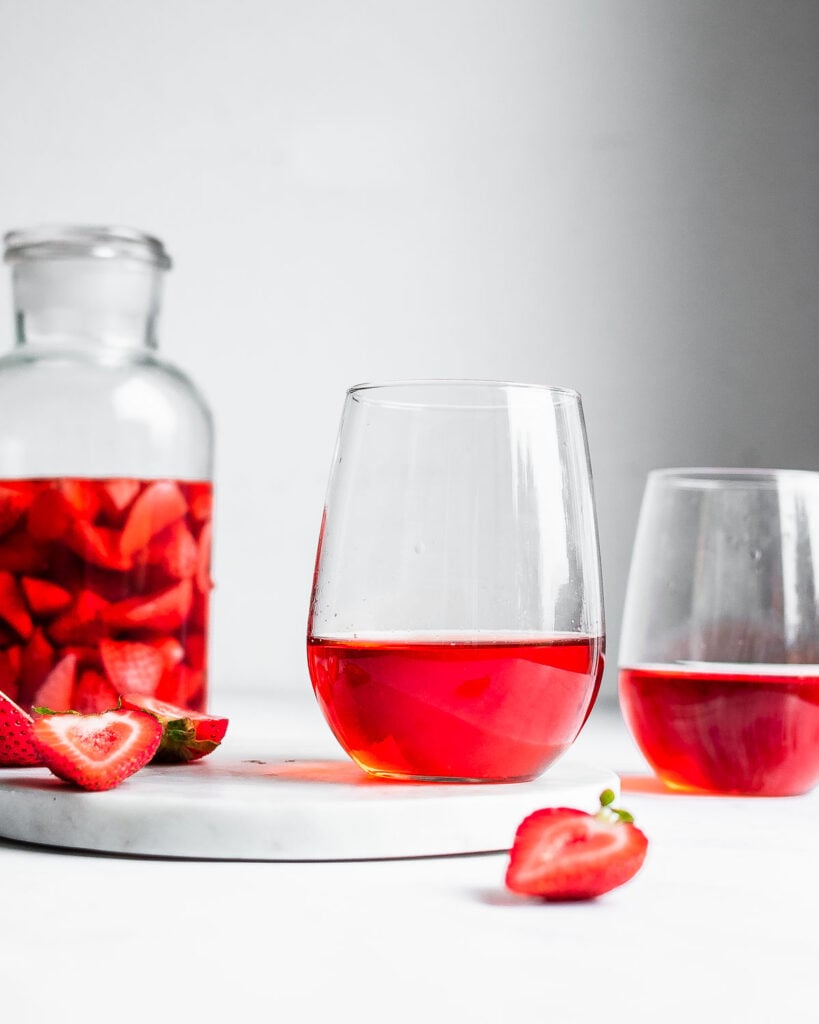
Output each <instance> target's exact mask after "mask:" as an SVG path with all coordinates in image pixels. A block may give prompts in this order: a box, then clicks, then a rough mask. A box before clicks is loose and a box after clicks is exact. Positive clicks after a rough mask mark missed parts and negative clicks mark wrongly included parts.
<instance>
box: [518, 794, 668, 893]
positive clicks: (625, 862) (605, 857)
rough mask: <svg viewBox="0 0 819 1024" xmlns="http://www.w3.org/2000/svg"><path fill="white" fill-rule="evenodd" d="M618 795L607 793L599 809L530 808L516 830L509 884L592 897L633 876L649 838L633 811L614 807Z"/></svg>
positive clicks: (523, 889) (528, 889)
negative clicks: (635, 821)
mask: <svg viewBox="0 0 819 1024" xmlns="http://www.w3.org/2000/svg"><path fill="white" fill-rule="evenodd" d="M613 800H614V793H612V791H611V790H606V791H605V792H604V793H602V794H601V797H600V804H601V809H600V811H599V812H598V813H597V814H596V815H593V814H587V813H586V812H585V811H577V810H573V809H571V808H568V807H549V808H546V809H545V810H542V811H535V812H534V814H530V815H529V817H528V818H526V819H525V820H524V821H523V822H522V824H521V825H520V827H519V828H518V831H517V834H516V836H515V842H514V845H513V847H512V852H511V858H510V861H509V867H508V869H507V872H506V885H507V887H508V888H509V889H511V890H512V891H513V892H519V893H523V894H524V895H527V896H540V897H542V898H543V899H545V900H549V901H565V900H588V899H594V898H595V897H596V896H602V894H603V893H605V892H609V891H610V890H611V889H615V888H617V886H619V885H623V883H624V882H627V881H628V880H629V879H630V878H633V877H634V875H636V874H637V872H638V871H639V870H640V868H641V866H642V864H643V861H644V860H645V856H646V850H647V849H648V840H647V839H646V837H645V835H644V834H643V833H642V832H641V831H640V830H639V829H638V828H636V827H635V825H634V824H633V819H632V817H631V815H630V814H628V812H627V811H619V810H615V809H613V808H610V807H609V805H610V804H611V802H612V801H613Z"/></svg>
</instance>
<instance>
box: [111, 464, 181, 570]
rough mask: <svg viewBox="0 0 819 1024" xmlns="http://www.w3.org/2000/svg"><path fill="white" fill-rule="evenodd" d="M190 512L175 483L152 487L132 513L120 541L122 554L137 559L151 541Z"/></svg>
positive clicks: (136, 502)
mask: <svg viewBox="0 0 819 1024" xmlns="http://www.w3.org/2000/svg"><path fill="white" fill-rule="evenodd" d="M187 511H188V503H187V502H186V501H185V496H184V495H183V494H182V491H181V490H180V489H179V487H178V486H177V485H176V484H175V483H173V481H171V480H156V481H154V483H152V484H149V485H148V486H147V487H146V488H145V490H144V491H143V492H142V494H140V496H139V497H138V498H137V499H136V501H135V502H134V504H133V505H132V506H131V511H130V512H129V513H128V518H127V519H126V521H125V526H124V527H123V530H122V537H121V539H120V550H121V551H122V554H123V555H124V556H125V557H126V558H133V556H134V555H135V554H136V553H137V552H138V551H140V550H142V548H144V547H145V546H146V544H147V543H148V541H149V540H150V539H151V537H153V536H155V535H156V534H157V533H159V532H160V531H161V530H164V529H165V527H166V526H170V525H171V523H175V522H176V521H177V519H181V518H182V517H183V516H184V515H185V513H186V512H187Z"/></svg>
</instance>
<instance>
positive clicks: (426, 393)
mask: <svg viewBox="0 0 819 1024" xmlns="http://www.w3.org/2000/svg"><path fill="white" fill-rule="evenodd" d="M445 389H449V390H451V391H453V392H455V393H457V394H461V395H463V396H464V399H463V400H461V401H441V400H436V399H435V397H434V396H435V394H436V392H438V393H441V392H443V391H444V390H445ZM402 391H404V392H405V393H406V394H405V395H404V399H403V400H400V399H399V398H398V396H399V394H400V392H402ZM481 391H483V392H488V393H490V394H495V395H502V394H506V393H508V392H513V393H516V392H520V393H526V394H541V395H548V396H550V397H551V399H552V401H553V402H554V401H555V400H561V401H572V402H576V403H578V404H579V403H580V393H579V392H578V391H575V390H574V389H573V388H568V387H563V386H562V385H558V384H531V383H525V382H516V381H505V380H481V379H478V378H474V379H472V378H466V377H464V378H461V377H452V378H447V377H431V378H428V379H424V378H412V379H408V380H391V381H368V382H365V383H362V384H355V385H353V387H351V388H348V389H347V398H348V399H350V400H352V401H364V400H366V399H367V398H369V397H370V395H373V398H372V400H373V402H374V403H375V404H378V405H384V406H386V405H394V406H401V407H405V408H413V407H415V408H431V409H435V408H463V409H476V408H495V407H497V408H504V405H503V404H502V403H500V402H498V403H493V404H489V405H487V404H486V403H485V401H484V402H478V401H474V400H473V401H468V400H467V396H468V395H469V394H470V393H471V394H473V395H475V397H477V396H478V394H479V393H480V392H481ZM373 393H377V395H378V397H376V395H375V394H373ZM380 393H384V397H383V398H381V397H380ZM389 396H393V397H389Z"/></svg>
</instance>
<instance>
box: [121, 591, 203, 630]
mask: <svg viewBox="0 0 819 1024" xmlns="http://www.w3.org/2000/svg"><path fill="white" fill-rule="evenodd" d="M192 601H193V586H192V584H191V581H190V580H182V582H181V583H177V584H176V586H173V587H168V588H167V589H166V590H162V591H160V592H159V593H157V594H151V595H148V596H146V597H130V598H127V599H126V600H125V601H118V602H117V603H116V604H112V605H111V606H110V607H108V608H106V609H105V611H104V612H103V620H104V621H105V622H106V623H107V624H108V625H109V626H112V627H113V628H115V629H153V630H159V631H160V632H165V631H170V630H174V629H179V627H180V626H181V625H182V624H183V623H184V621H185V619H186V618H187V617H188V614H189V612H190V610H191V603H192Z"/></svg>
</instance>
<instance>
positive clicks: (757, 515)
mask: <svg viewBox="0 0 819 1024" xmlns="http://www.w3.org/2000/svg"><path fill="white" fill-rule="evenodd" d="M817 568H819V473H808V472H797V471H785V470H737V469H713V470H712V469H686V470H663V471H658V472H654V473H651V474H650V475H649V478H648V483H647V486H646V491H645V495H644V497H643V505H642V509H641V512H640V520H639V525H638V529H637V538H636V541H635V547H634V554H633V557H632V563H631V572H630V574H629V582H628V593H627V598H626V607H625V613H624V620H623V635H622V642H621V645H620V703H621V706H622V708H623V713H624V715H625V718H626V721H627V723H628V725H629V727H630V729H631V732H632V734H633V736H634V738H635V740H636V741H637V743H638V745H639V746H640V748H641V749H642V751H643V754H644V755H645V757H646V759H647V760H648V761H649V763H650V764H651V765H652V767H653V768H654V770H655V771H656V772H657V773H658V775H659V776H660V777H661V778H662V779H663V780H664V781H665V782H666V783H668V784H669V785H670V786H673V787H676V788H682V789H703V790H709V791H712V792H724V793H746V794H754V793H756V794H764V795H772V796H773V795H787V794H792V793H802V792H804V791H806V790H807V789H810V787H811V786H812V785H813V784H814V783H815V782H816V781H817V779H819V576H817Z"/></svg>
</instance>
